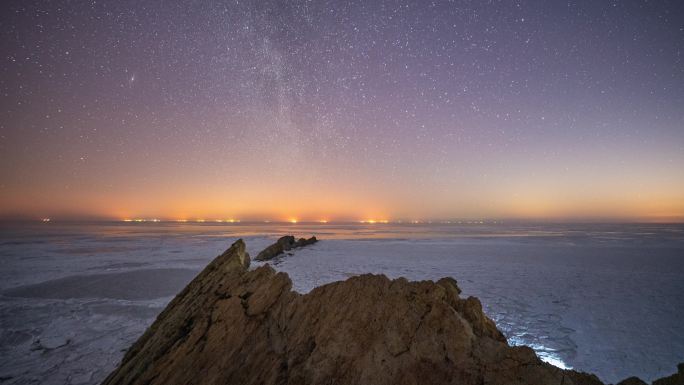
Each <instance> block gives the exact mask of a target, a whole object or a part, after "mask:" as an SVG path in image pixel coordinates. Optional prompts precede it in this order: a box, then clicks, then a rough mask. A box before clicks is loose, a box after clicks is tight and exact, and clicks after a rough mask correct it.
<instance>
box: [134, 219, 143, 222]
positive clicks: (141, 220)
mask: <svg viewBox="0 0 684 385" xmlns="http://www.w3.org/2000/svg"><path fill="white" fill-rule="evenodd" d="M134 221H136V222H145V220H144V219H141V218H136V219H134Z"/></svg>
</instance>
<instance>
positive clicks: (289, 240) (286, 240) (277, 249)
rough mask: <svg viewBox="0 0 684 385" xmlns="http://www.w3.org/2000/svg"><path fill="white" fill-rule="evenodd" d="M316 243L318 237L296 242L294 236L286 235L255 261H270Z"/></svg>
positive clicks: (266, 249) (301, 239)
mask: <svg viewBox="0 0 684 385" xmlns="http://www.w3.org/2000/svg"><path fill="white" fill-rule="evenodd" d="M316 242H318V240H317V239H316V237H311V238H309V239H306V238H299V239H298V240H295V237H294V236H292V235H286V236H284V237H281V238H280V239H278V241H277V242H276V243H274V244H272V245H271V246H269V247H267V248H265V249H264V250H263V251H262V252H260V253H259V254H258V255H257V256H256V258H254V259H255V260H257V261H268V260H270V259H273V258H275V257H277V256H278V255H280V254H282V253H284V252H285V251H288V250H292V249H295V248H298V247H304V246H308V245H311V244H314V243H316Z"/></svg>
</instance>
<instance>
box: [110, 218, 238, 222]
mask: <svg viewBox="0 0 684 385" xmlns="http://www.w3.org/2000/svg"><path fill="white" fill-rule="evenodd" d="M122 221H123V222H183V223H185V222H196V223H204V222H216V223H240V220H239V219H232V218H231V219H211V220H207V219H173V220H162V219H158V218H150V219H147V218H126V219H123V220H122Z"/></svg>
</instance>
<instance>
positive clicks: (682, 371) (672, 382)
mask: <svg viewBox="0 0 684 385" xmlns="http://www.w3.org/2000/svg"><path fill="white" fill-rule="evenodd" d="M653 385H684V362H683V363H681V364H679V365H677V373H675V374H673V375H671V376H669V377H663V378H661V379H659V380H655V381H653Z"/></svg>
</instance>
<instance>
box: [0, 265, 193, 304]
mask: <svg viewBox="0 0 684 385" xmlns="http://www.w3.org/2000/svg"><path fill="white" fill-rule="evenodd" d="M196 275H197V270H191V269H144V270H134V271H127V272H122V273H108V274H93V275H73V276H69V277H64V278H59V279H54V280H50V281H45V282H41V283H38V284H34V285H27V286H20V287H17V288H13V289H9V290H5V291H4V292H3V294H4V295H6V296H9V297H21V298H51V299H69V298H112V299H126V300H145V299H154V298H161V297H168V296H172V295H175V294H176V293H178V292H179V291H180V290H181V289H182V288H183V287H184V286H185V285H186V284H187V283H188V282H190V280H192V279H193V278H194V277H195V276H196Z"/></svg>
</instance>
